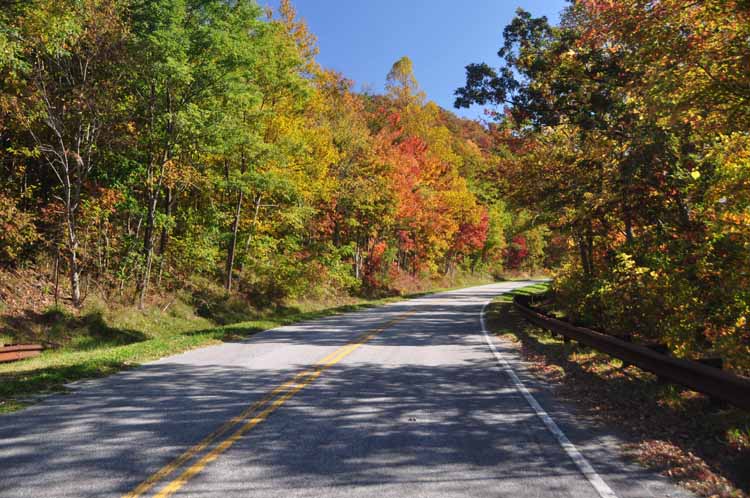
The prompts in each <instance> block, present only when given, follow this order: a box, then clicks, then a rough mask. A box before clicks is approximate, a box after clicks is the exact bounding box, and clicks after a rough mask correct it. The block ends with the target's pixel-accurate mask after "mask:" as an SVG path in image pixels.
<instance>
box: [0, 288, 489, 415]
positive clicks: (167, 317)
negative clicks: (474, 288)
mask: <svg viewBox="0 0 750 498" xmlns="http://www.w3.org/2000/svg"><path fill="white" fill-rule="evenodd" d="M456 283H457V284H460V285H458V286H456V287H451V288H446V287H442V288H431V289H429V290H426V291H423V292H419V293H413V294H408V295H403V296H393V297H385V298H378V299H359V300H354V299H347V302H346V304H341V303H337V302H335V301H332V300H328V301H318V302H316V301H305V302H301V303H296V304H295V305H293V306H282V307H277V308H274V309H272V310H268V311H266V312H257V311H254V310H252V309H251V308H247V307H245V310H240V309H239V307H238V306H237V303H233V304H232V308H233V309H232V310H229V311H226V308H227V307H225V309H224V310H218V311H217V310H211V311H212V312H213V313H214V314H213V315H212V316H213V318H212V319H209V318H206V317H204V316H199V315H200V313H196V310H195V309H194V308H193V307H191V306H188V305H187V304H185V303H183V302H181V301H174V302H173V303H171V306H169V309H168V310H167V311H162V310H161V309H159V308H153V309H150V310H148V311H146V312H140V311H137V310H135V309H132V308H122V309H119V310H109V311H104V310H103V309H102V308H101V307H100V308H99V309H96V305H94V307H93V308H94V309H88V310H84V311H83V312H82V313H81V314H80V315H79V316H73V315H70V314H68V313H66V312H64V311H62V310H58V309H52V310H49V311H47V312H46V313H41V314H30V313H27V315H28V316H23V317H21V319H20V320H22V321H25V322H26V323H25V324H16V325H17V326H18V327H20V328H21V329H23V328H24V327H25V329H27V330H30V325H29V324H33V325H34V327H35V330H34V331H33V334H32V332H31V331H30V332H29V333H28V334H27V335H26V336H21V337H18V336H16V337H10V336H8V337H5V339H4V340H6V341H7V342H24V341H28V342H36V341H39V340H43V341H47V342H52V343H58V346H59V347H57V348H55V349H51V350H47V351H45V352H43V353H42V355H41V356H38V357H36V358H31V359H28V360H22V361H17V362H13V363H3V364H0V413H7V412H12V411H16V410H19V409H22V408H24V407H25V406H28V405H29V404H31V403H33V402H34V401H36V400H37V399H39V397H40V395H45V394H48V393H53V392H60V391H64V390H65V384H68V383H70V382H74V381H77V380H83V379H92V378H97V377H103V376H106V375H111V374H113V373H116V372H118V371H120V370H123V369H127V368H132V367H134V366H137V365H139V364H141V363H143V362H147V361H151V360H155V359H158V358H162V357H164V356H168V355H171V354H175V353H180V352H183V351H187V350H189V349H194V348H198V347H201V346H207V345H210V344H216V343H219V342H222V341H230V340H239V339H243V338H246V337H249V336H251V335H253V334H256V333H258V332H261V331H263V330H268V329H271V328H275V327H280V326H282V325H289V324H292V323H296V322H300V321H306V320H313V319H316V318H322V317H326V316H331V315H335V314H339V313H345V312H351V311H357V310H361V309H365V308H371V307H375V306H379V305H383V304H386V303H389V302H395V301H400V300H403V299H409V298H415V297H419V296H423V295H427V294H432V293H435V292H441V291H446V290H450V289H454V288H461V287H466V286H471V285H481V284H486V283H491V282H489V281H487V280H486V279H477V280H475V281H469V280H463V281H460V282H456ZM198 311H200V310H198ZM31 315H33V316H31ZM251 316H252V319H248V317H251ZM15 320H16V321H19V319H18V318H16V319H15ZM219 324H221V325H219ZM0 339H3V337H2V336H0ZM32 339H33V340H32Z"/></svg>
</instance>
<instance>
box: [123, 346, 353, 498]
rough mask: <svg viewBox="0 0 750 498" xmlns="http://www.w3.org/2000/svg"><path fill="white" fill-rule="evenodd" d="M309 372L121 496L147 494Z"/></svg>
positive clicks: (300, 374)
mask: <svg viewBox="0 0 750 498" xmlns="http://www.w3.org/2000/svg"><path fill="white" fill-rule="evenodd" d="M338 352H339V350H336V351H334V352H333V353H330V354H329V355H327V356H326V357H325V358H323V359H322V360H320V362H324V361H326V360H328V359H329V358H332V357H334V356H335V355H336V354H338ZM309 374H310V371H309V370H307V371H304V372H300V373H298V374H297V375H295V376H294V377H293V378H292V379H291V380H288V381H286V382H284V383H283V384H281V385H280V386H278V387H277V388H275V389H274V390H273V391H271V392H270V393H268V394H266V395H265V396H263V398H261V399H260V400H258V401H256V402H255V403H253V404H252V405H250V406H249V407H247V408H246V409H245V410H243V411H242V412H241V413H240V414H239V415H236V416H234V417H232V418H231V419H229V420H228V421H226V422H224V423H223V424H222V425H221V426H220V427H219V428H218V429H216V430H215V431H213V432H212V433H211V434H209V435H208V436H206V437H204V438H203V439H202V440H201V441H200V442H198V443H197V444H195V445H194V446H192V447H191V448H189V449H187V450H186V451H185V452H184V453H183V454H182V455H180V456H179V457H177V458H176V459H174V460H173V461H171V462H170V463H168V464H167V465H165V466H164V467H162V468H161V469H159V470H158V471H156V472H155V473H154V474H152V475H151V476H149V478H148V479H146V480H145V481H143V482H142V483H141V484H139V485H138V486H137V487H136V488H135V489H134V490H133V491H131V492H130V493H128V494H126V495H123V498H138V497H140V496H141V495H143V493H145V492H147V491H148V490H149V489H151V488H152V487H154V485H156V484H157V483H158V482H159V481H161V480H162V479H164V478H165V477H167V476H168V475H169V474H171V473H172V472H174V471H175V470H177V469H179V468H180V467H182V465H183V464H185V462H187V461H188V460H190V459H191V458H193V457H194V456H195V455H197V454H198V453H200V452H201V451H203V450H204V449H206V448H207V447H208V446H209V445H210V444H211V443H213V442H214V441H215V440H216V439H217V438H219V437H221V436H223V435H224V434H225V433H227V432H228V431H229V430H230V429H232V427H234V426H236V425H237V424H239V423H241V422H242V421H243V420H245V419H246V418H247V417H248V416H250V415H252V414H253V412H255V411H257V410H258V409H260V408H262V407H263V405H265V404H266V403H268V402H269V401H271V399H273V397H274V396H276V395H277V394H279V393H280V392H281V391H283V390H284V389H286V388H288V387H289V386H291V385H293V384H294V383H295V382H296V381H297V380H298V379H299V378H301V377H304V376H305V375H309Z"/></svg>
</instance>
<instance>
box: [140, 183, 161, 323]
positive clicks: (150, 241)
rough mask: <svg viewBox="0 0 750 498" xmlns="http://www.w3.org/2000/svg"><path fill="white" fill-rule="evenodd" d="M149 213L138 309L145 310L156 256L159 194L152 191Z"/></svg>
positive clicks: (144, 237)
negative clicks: (155, 226) (155, 229)
mask: <svg viewBox="0 0 750 498" xmlns="http://www.w3.org/2000/svg"><path fill="white" fill-rule="evenodd" d="M149 197H150V198H149V204H148V213H147V214H146V227H145V229H144V230H143V256H144V258H145V263H144V268H143V275H142V276H141V280H140V282H139V284H138V309H141V310H142V309H143V304H144V301H145V299H146V291H147V290H148V282H149V280H150V278H151V263H152V260H153V254H154V218H155V215H156V201H157V198H158V195H157V192H156V191H152V192H151V193H150V195H149Z"/></svg>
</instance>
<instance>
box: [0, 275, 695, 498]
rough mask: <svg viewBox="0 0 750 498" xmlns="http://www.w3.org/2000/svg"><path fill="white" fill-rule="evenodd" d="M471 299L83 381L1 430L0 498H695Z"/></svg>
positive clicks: (441, 300) (297, 331)
mask: <svg viewBox="0 0 750 498" xmlns="http://www.w3.org/2000/svg"><path fill="white" fill-rule="evenodd" d="M526 284H528V282H514V283H502V284H494V285H489V286H482V287H474V288H471V289H463V290H459V291H452V292H447V293H442V294H435V295H433V296H429V297H425V298H420V299H413V300H409V301H403V302H400V303H396V304H391V305H388V306H383V307H379V308H375V309H371V310H367V311H363V312H356V313H350V314H345V315H339V316H336V317H330V318H326V319H322V320H316V321H313V322H306V323H302V324H298V325H294V326H288V327H282V328H279V329H274V330H271V331H267V332H263V333H261V334H258V335H256V336H254V337H252V338H250V339H248V340H246V341H242V342H234V343H224V344H221V345H218V346H211V347H206V348H202V349H198V350H194V351H190V352H188V353H185V354H180V355H176V356H172V357H169V358H164V359H162V360H159V361H156V362H152V363H149V364H146V365H144V366H142V367H139V368H137V369H133V370H130V371H126V372H122V373H119V374H117V375H114V376H111V377H108V378H105V379H99V380H95V381H88V382H85V383H79V384H77V385H76V386H75V387H74V388H73V391H72V392H71V393H69V394H64V395H63V394H61V395H54V396H50V397H48V398H46V399H45V400H44V401H42V402H41V403H39V404H36V405H34V406H32V407H30V408H27V409H26V410H23V411H21V412H17V413H14V414H9V415H3V416H0V496H1V497H33V498H48V497H49V498H63V497H89V496H91V497H94V496H96V497H100V496H115V497H117V496H127V497H131V498H133V497H141V496H143V497H146V496H160V497H166V496H195V497H219V498H232V497H269V496H270V497H278V498H282V497H283V498H287V497H289V498H298V497H299V498H302V497H342V498H344V497H346V498H351V497H377V498H388V497H394V498H396V497H399V498H400V497H433V496H434V497H497V496H508V497H525V496H531V497H537V496H538V497H604V498H608V497H613V496H617V497H623V498H624V497H650V496H653V497H664V496H690V495H689V494H687V493H686V492H684V491H681V490H679V489H677V488H676V487H674V486H673V485H671V484H669V483H668V482H666V481H665V480H664V479H662V478H660V477H658V476H655V475H654V474H652V473H650V472H647V471H645V470H643V469H641V468H639V467H637V466H634V465H633V464H630V463H627V462H626V461H624V460H623V459H622V458H621V457H620V456H619V451H618V445H620V444H621V442H622V441H621V439H620V438H619V437H618V436H617V435H616V434H615V432H616V431H613V430H608V429H606V428H601V427H596V426H593V425H591V424H590V423H588V422H584V421H583V420H582V419H581V418H580V417H577V416H576V414H575V410H574V409H572V408H571V407H569V406H565V405H564V404H562V403H560V402H558V401H557V400H555V399H554V397H553V396H552V395H551V393H550V391H549V389H548V388H547V387H546V386H544V385H541V384H540V383H539V381H537V380H535V379H533V378H532V377H531V376H530V375H528V374H527V373H526V371H525V369H524V365H523V364H522V363H521V362H520V360H519V359H518V357H517V354H516V352H515V350H514V349H513V348H512V347H511V346H509V345H507V344H503V343H502V342H500V341H498V340H497V339H496V338H492V339H490V338H489V336H488V335H487V334H485V333H484V332H483V325H482V321H481V319H480V314H481V311H482V308H483V306H484V304H485V303H486V302H487V301H489V300H491V299H492V298H493V297H495V296H497V295H498V294H501V293H502V292H505V291H508V290H510V289H512V288H516V287H521V286H523V285H526Z"/></svg>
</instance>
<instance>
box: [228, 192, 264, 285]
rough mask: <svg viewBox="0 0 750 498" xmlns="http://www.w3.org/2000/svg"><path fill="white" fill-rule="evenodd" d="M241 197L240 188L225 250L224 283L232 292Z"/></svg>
mask: <svg viewBox="0 0 750 498" xmlns="http://www.w3.org/2000/svg"><path fill="white" fill-rule="evenodd" d="M242 197H243V193H242V189H240V190H239V194H238V195H237V209H235V211H234V222H233V223H232V239H231V240H230V241H229V249H228V250H227V265H226V272H227V275H226V282H225V285H224V288H225V289H226V290H227V292H232V271H233V270H234V253H235V249H236V247H237V233H238V231H239V227H240V215H241V214H242ZM256 213H257V211H256ZM256 215H257V214H256Z"/></svg>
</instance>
